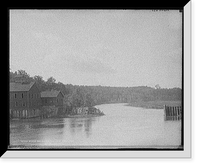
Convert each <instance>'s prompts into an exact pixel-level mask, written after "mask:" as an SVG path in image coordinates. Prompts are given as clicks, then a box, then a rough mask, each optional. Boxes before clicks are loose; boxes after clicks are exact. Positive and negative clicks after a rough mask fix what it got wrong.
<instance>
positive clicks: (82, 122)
mask: <svg viewBox="0 0 200 167" xmlns="http://www.w3.org/2000/svg"><path fill="white" fill-rule="evenodd" d="M96 120H97V117H88V118H70V131H71V133H76V132H79V131H82V130H83V128H84V132H85V133H86V135H87V137H89V135H90V134H91V130H92V124H93V123H94V122H95V121H96Z"/></svg>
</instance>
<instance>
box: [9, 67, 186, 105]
mask: <svg viewBox="0 0 200 167" xmlns="http://www.w3.org/2000/svg"><path fill="white" fill-rule="evenodd" d="M16 76H21V77H23V78H25V79H26V81H28V82H29V81H35V82H36V85H37V87H38V88H39V90H40V91H45V90H51V89H55V90H60V91H62V93H63V94H64V107H65V108H66V109H71V108H73V107H81V106H95V105H99V104H106V103H129V105H132V106H136V107H146V108H163V105H164V104H177V103H178V104H181V99H182V89H180V88H170V89H168V88H164V89H163V88H160V86H159V85H156V86H155V88H152V87H147V86H137V87H110V86H80V85H72V84H63V83H61V82H56V79H55V78H53V77H50V78H48V79H47V81H45V80H43V77H42V76H39V75H36V76H34V77H31V76H30V75H29V74H28V73H27V72H26V71H24V70H18V71H15V72H12V71H10V82H12V81H14V80H15V78H16Z"/></svg>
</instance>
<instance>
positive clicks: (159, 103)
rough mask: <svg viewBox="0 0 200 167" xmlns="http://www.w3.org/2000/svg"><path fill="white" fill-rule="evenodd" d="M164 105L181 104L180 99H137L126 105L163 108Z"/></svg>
mask: <svg viewBox="0 0 200 167" xmlns="http://www.w3.org/2000/svg"><path fill="white" fill-rule="evenodd" d="M164 105H167V106H181V105H182V104H181V101H161V100H157V101H137V102H132V103H129V104H127V106H132V107H141V108H146V109H163V108H164Z"/></svg>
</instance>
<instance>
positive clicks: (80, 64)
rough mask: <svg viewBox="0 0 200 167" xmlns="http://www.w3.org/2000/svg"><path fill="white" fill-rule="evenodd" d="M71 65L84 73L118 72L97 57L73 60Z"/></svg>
mask: <svg viewBox="0 0 200 167" xmlns="http://www.w3.org/2000/svg"><path fill="white" fill-rule="evenodd" d="M71 65H72V66H71V67H72V68H73V70H76V71H78V72H84V73H93V74H114V73H115V72H116V71H115V70H114V69H113V68H112V67H110V66H108V65H106V64H104V63H102V62H101V61H100V60H97V59H89V60H73V61H72V63H71Z"/></svg>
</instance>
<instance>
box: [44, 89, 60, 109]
mask: <svg viewBox="0 0 200 167" xmlns="http://www.w3.org/2000/svg"><path fill="white" fill-rule="evenodd" d="M63 99H64V95H63V93H62V92H61V91H58V90H47V91H43V92H41V100H42V106H56V107H57V108H58V111H59V112H62V110H63Z"/></svg>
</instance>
